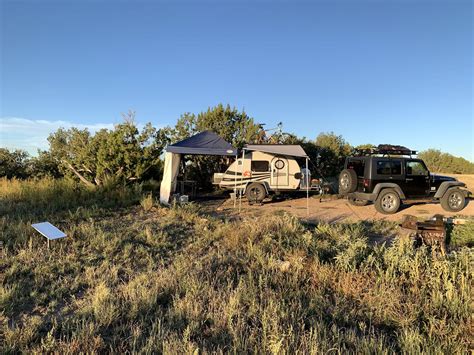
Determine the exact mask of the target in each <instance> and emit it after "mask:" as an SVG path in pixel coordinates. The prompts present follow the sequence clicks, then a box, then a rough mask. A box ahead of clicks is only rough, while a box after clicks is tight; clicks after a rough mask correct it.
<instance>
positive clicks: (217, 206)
mask: <svg viewBox="0 0 474 355" xmlns="http://www.w3.org/2000/svg"><path fill="white" fill-rule="evenodd" d="M202 207H203V208H204V209H205V210H206V211H207V212H209V213H212V214H217V215H221V216H222V215H225V216H237V215H240V216H248V215H251V216H255V217H259V216H263V215H265V214H267V213H272V214H273V213H275V212H276V211H286V212H289V213H291V214H293V215H296V216H298V217H299V218H301V219H302V220H303V221H306V222H310V223H311V222H318V221H324V222H328V223H334V222H358V221H368V220H385V221H395V222H399V221H401V220H402V218H403V216H405V215H414V216H417V217H419V218H430V217H432V216H433V215H435V214H442V215H444V216H449V217H452V216H466V217H474V201H473V200H472V199H471V200H470V201H468V204H467V206H466V207H465V208H464V209H463V210H462V211H461V212H459V213H452V212H447V211H445V210H443V209H442V208H441V205H440V204H439V203H419V202H418V203H416V204H408V203H407V204H404V205H402V207H401V208H400V210H399V211H398V212H397V213H395V214H392V215H384V214H381V213H378V212H377V211H376V210H375V208H374V206H373V204H369V205H367V206H362V207H356V206H352V205H351V204H349V202H348V201H347V200H345V199H337V200H333V199H319V198H315V197H312V198H310V199H309V201H308V207H309V208H308V210H307V208H306V207H307V205H306V199H305V198H298V199H290V200H285V201H276V202H274V201H268V202H264V203H263V204H262V205H259V206H256V205H249V204H248V203H247V202H246V200H244V199H242V204H241V206H240V208H239V202H237V203H236V204H235V207H234V202H233V201H232V200H230V199H229V200H221V201H208V202H206V203H203V204H202ZM239 210H240V211H239Z"/></svg>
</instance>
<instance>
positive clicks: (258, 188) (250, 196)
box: [245, 182, 267, 203]
mask: <svg viewBox="0 0 474 355" xmlns="http://www.w3.org/2000/svg"><path fill="white" fill-rule="evenodd" d="M245 195H246V196H247V200H248V201H249V203H261V202H262V201H263V200H264V199H265V197H266V196H267V191H266V190H265V187H264V186H263V185H262V184H259V183H258V182H253V183H251V184H250V185H249V186H247V191H246V192H245Z"/></svg>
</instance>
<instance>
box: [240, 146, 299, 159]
mask: <svg viewBox="0 0 474 355" xmlns="http://www.w3.org/2000/svg"><path fill="white" fill-rule="evenodd" d="M244 149H245V150H247V151H258V152H264V153H270V154H277V155H287V156H291V157H302V158H307V157H308V155H307V154H306V152H305V151H304V149H303V148H302V147H301V146H300V145H298V144H247V145H246V146H245V148H244Z"/></svg>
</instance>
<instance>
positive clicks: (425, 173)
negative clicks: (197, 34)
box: [339, 144, 470, 214]
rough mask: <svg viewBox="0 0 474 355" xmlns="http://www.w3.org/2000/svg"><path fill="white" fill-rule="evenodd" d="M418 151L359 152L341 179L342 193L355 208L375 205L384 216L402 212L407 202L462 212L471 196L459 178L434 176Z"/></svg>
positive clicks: (388, 148) (395, 148)
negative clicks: (434, 204) (436, 203)
mask: <svg viewBox="0 0 474 355" xmlns="http://www.w3.org/2000/svg"><path fill="white" fill-rule="evenodd" d="M412 155H416V152H415V151H412V150H409V149H408V148H406V147H402V146H394V145H386V144H385V145H379V146H378V147H377V148H375V149H365V150H359V151H358V152H357V155H355V156H351V157H347V158H346V161H345V164H344V170H343V171H342V172H341V173H340V175H339V193H340V194H343V195H345V196H347V198H348V200H349V202H350V203H351V204H353V205H355V206H365V205H366V204H368V203H369V202H374V204H375V209H376V210H377V211H378V212H380V213H384V214H392V213H395V212H397V211H398V209H399V208H400V204H401V202H402V201H403V200H429V201H440V202H441V206H442V207H443V209H445V210H446V211H450V212H458V211H461V210H462V209H463V208H464V207H465V205H466V198H467V197H469V195H470V192H469V191H467V190H465V189H463V188H465V187H466V184H464V183H462V182H460V181H457V180H456V179H455V178H452V177H448V176H440V175H434V174H430V172H429V170H428V169H427V167H426V165H425V163H424V162H423V160H421V159H416V158H412Z"/></svg>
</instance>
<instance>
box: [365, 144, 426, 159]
mask: <svg viewBox="0 0 474 355" xmlns="http://www.w3.org/2000/svg"><path fill="white" fill-rule="evenodd" d="M356 152H357V153H358V154H360V155H377V154H379V155H409V156H412V155H416V154H417V152H416V150H411V149H408V148H407V147H404V146H401V145H392V144H379V145H378V146H377V147H376V148H368V149H357V150H356Z"/></svg>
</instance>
